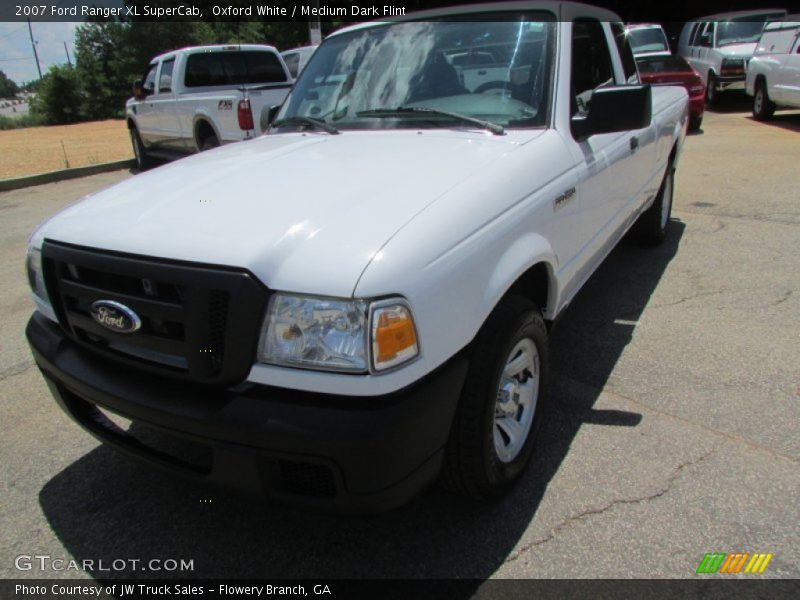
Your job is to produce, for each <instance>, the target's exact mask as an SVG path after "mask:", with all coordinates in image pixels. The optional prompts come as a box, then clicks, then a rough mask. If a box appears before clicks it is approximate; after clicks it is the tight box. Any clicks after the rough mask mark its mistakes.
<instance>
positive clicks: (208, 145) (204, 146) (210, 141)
mask: <svg viewBox="0 0 800 600" xmlns="http://www.w3.org/2000/svg"><path fill="white" fill-rule="evenodd" d="M217 146H219V140H218V139H217V136H216V135H214V134H213V133H212V134H211V135H209V136H207V137H205V138H203V142H202V143H201V144H200V152H205V151H206V150H211V149H212V148H216V147H217Z"/></svg>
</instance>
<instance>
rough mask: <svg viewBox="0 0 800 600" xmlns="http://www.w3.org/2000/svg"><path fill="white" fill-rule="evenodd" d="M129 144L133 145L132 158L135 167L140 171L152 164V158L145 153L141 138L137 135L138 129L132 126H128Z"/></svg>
mask: <svg viewBox="0 0 800 600" xmlns="http://www.w3.org/2000/svg"><path fill="white" fill-rule="evenodd" d="M130 134H131V145H132V146H133V158H134V160H135V161H136V168H137V169H139V170H140V171H146V170H147V169H149V168H150V167H151V166H152V165H153V161H152V159H151V158H150V157H149V156H148V155H147V150H145V148H144V144H143V143H142V138H141V136H140V135H139V130H138V129H137V128H136V127H135V126H134V127H131V128H130Z"/></svg>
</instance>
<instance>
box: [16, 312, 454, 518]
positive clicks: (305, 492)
mask: <svg viewBox="0 0 800 600" xmlns="http://www.w3.org/2000/svg"><path fill="white" fill-rule="evenodd" d="M26 335H27V338H28V342H29V343H30V346H31V349H32V351H33V355H34V358H35V360H36V363H37V365H38V366H39V369H40V370H41V371H42V374H43V375H44V377H45V380H46V381H47V384H48V386H49V387H50V390H51V391H52V393H53V395H54V396H55V398H56V400H57V402H58V404H59V405H60V406H61V408H62V409H63V410H64V411H65V412H67V414H69V415H70V416H71V417H72V418H73V419H74V420H75V421H77V422H78V423H79V424H80V425H81V426H82V427H84V428H85V429H87V430H88V431H89V432H90V433H91V434H93V435H94V436H95V437H97V438H98V439H100V440H101V441H103V442H105V443H107V444H109V445H111V446H113V447H115V448H116V449H118V450H120V451H122V452H124V453H126V454H128V455H130V456H134V457H136V458H138V459H141V460H144V461H146V462H148V463H150V464H152V465H155V466H157V467H159V468H161V469H166V470H167V471H170V472H174V473H180V474H181V475H184V476H186V477H189V478H192V479H195V480H199V481H205V482H209V483H212V484H218V485H221V486H224V487H227V488H234V489H237V490H239V491H244V492H247V493H251V494H255V495H258V496H261V497H268V498H273V499H277V500H281V501H287V502H291V503H301V504H305V505H310V506H316V507H319V508H322V509H331V510H339V511H344V512H376V511H381V510H388V509H391V508H394V507H396V506H399V505H401V504H403V503H405V502H407V501H408V500H410V499H411V498H412V497H413V496H415V495H416V494H417V493H419V492H420V491H421V490H422V489H423V488H425V487H426V486H427V485H428V484H429V483H430V482H431V481H432V480H434V479H435V478H436V476H437V475H438V473H439V470H440V467H441V463H442V457H443V449H444V445H445V443H446V441H447V436H448V433H449V429H450V424H451V423H452V420H453V415H454V413H455V409H456V405H457V402H458V398H459V396H460V393H461V387H462V385H463V382H464V378H465V376H466V371H467V366H468V361H467V359H466V358H465V356H464V354H463V353H462V354H459V355H456V357H454V358H453V359H451V360H450V361H449V362H448V363H446V364H445V365H444V366H442V367H441V368H439V369H437V371H436V372H434V373H433V374H431V375H429V376H427V377H426V378H424V379H423V380H421V381H419V382H417V383H416V384H414V385H413V386H411V387H409V388H406V389H404V390H401V391H399V392H396V393H393V394H390V395H387V396H378V397H370V398H342V397H341V396H333V395H325V394H312V393H307V392H298V391H294V390H286V389H281V388H274V387H269V386H259V385H255V384H249V383H244V384H240V385H238V386H236V387H234V388H230V389H218V388H217V389H215V388H211V387H208V386H202V387H201V386H196V385H191V384H186V383H182V382H178V381H175V380H172V379H167V378H161V377H157V376H153V375H150V374H147V375H146V376H143V375H142V373H141V372H139V371H135V370H133V369H130V368H128V367H125V366H123V365H119V364H117V363H115V362H112V361H109V360H108V359H105V358H103V357H100V356H96V355H95V354H93V353H90V352H89V351H87V350H85V349H82V348H79V347H78V346H77V345H76V344H75V343H73V342H72V341H70V340H69V339H68V338H67V337H66V336H65V335H64V334H63V332H62V330H61V329H60V327H59V326H58V325H56V324H55V323H52V322H51V321H49V320H47V319H46V318H44V317H43V316H42V315H40V314H39V313H35V314H34V315H33V317H31V319H30V321H29V323H28V327H27V329H26ZM103 411H108V412H110V413H112V414H115V415H119V416H121V417H124V418H125V419H129V420H130V421H131V422H132V425H131V427H130V428H129V429H127V430H123V429H122V428H120V427H117V426H116V425H114V423H113V422H112V420H110V419H109V418H108V417H107V416H106V415H105V414H104V412H103Z"/></svg>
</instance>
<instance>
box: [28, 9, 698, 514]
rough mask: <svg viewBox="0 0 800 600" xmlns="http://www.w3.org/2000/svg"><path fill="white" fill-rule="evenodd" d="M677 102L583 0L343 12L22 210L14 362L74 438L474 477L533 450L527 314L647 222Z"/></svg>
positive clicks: (167, 463) (387, 503) (330, 499)
mask: <svg viewBox="0 0 800 600" xmlns="http://www.w3.org/2000/svg"><path fill="white" fill-rule="evenodd" d="M453 17H457V18H453ZM687 103H688V101H687V96H686V91H685V90H684V89H683V88H681V87H658V88H652V89H651V88H650V87H649V86H646V85H640V84H639V83H638V77H637V72H636V64H635V62H634V59H633V55H632V53H631V50H630V47H629V45H628V43H627V41H626V38H625V33H624V27H623V25H622V24H621V23H620V21H619V18H618V17H616V16H615V15H614V14H612V13H609V12H607V11H604V10H600V9H597V8H594V7H590V6H586V5H582V4H573V3H566V2H524V3H518V2H515V3H508V4H506V3H500V4H491V5H475V6H469V7H462V8H457V9H453V8H449V9H442V10H439V11H432V12H423V13H418V14H416V15H413V16H409V17H406V18H403V19H401V20H396V21H390V22H373V23H365V24H358V25H354V26H351V27H348V28H346V29H342V30H341V31H338V32H336V33H335V34H333V35H331V36H329V37H328V38H327V39H326V40H325V41H324V42H323V43H322V45H321V46H320V47H319V49H318V50H317V51H316V53H315V54H314V56H313V57H312V59H311V61H310V62H309V64H308V65H307V66H306V68H305V69H304V71H303V72H302V74H301V75H300V77H299V79H298V80H297V83H296V85H295V87H294V88H293V89H292V91H291V93H290V94H289V96H288V97H287V99H286V101H285V103H284V104H283V105H282V107H281V108H280V109H279V110H277V111H272V113H271V114H270V119H269V122H270V127H269V130H268V131H267V133H266V134H265V135H263V136H261V137H259V138H257V139H255V140H251V141H249V142H243V143H239V144H231V145H229V146H227V147H221V148H217V149H214V150H211V151H209V152H206V153H203V154H199V155H195V156H192V157H189V158H186V159H183V160H180V161H178V162H176V163H173V164H170V165H165V166H162V167H160V168H157V169H155V170H153V171H150V172H147V173H143V174H140V175H137V176H135V177H133V178H130V179H128V180H126V181H124V182H121V183H119V184H117V185H114V186H112V187H110V188H108V189H106V190H103V191H100V192H98V193H96V194H94V195H92V196H90V197H87V198H85V199H84V200H83V201H81V202H79V203H77V204H75V205H73V206H71V207H69V208H67V209H66V210H64V211H62V212H61V213H59V214H58V215H56V216H54V217H52V218H51V219H50V220H49V221H47V222H46V223H44V224H43V225H42V226H40V228H39V229H38V230H36V231H35V233H34V234H33V235H32V237H31V240H30V245H29V249H28V257H27V266H28V274H29V279H30V284H31V286H32V289H33V298H34V301H35V303H36V308H37V310H36V312H35V313H34V315H33V317H32V318H31V320H30V322H29V324H28V327H27V337H28V340H29V342H30V345H31V348H32V350H33V354H34V356H35V359H36V362H37V364H38V366H39V368H40V369H41V371H42V373H43V375H44V377H45V379H46V381H47V383H48V384H49V386H50V389H51V390H52V393H53V395H54V396H55V398H56V400H57V401H58V403H59V404H60V405H61V407H62V408H63V409H64V410H65V411H66V412H67V413H68V414H69V415H70V416H71V417H73V419H74V420H76V421H77V422H78V423H79V424H80V425H82V426H83V427H84V428H86V429H87V430H89V431H90V432H91V433H92V434H94V435H95V436H96V437H98V438H99V439H101V440H102V441H104V442H106V443H108V444H111V445H112V446H115V447H116V448H118V449H119V450H121V451H123V452H126V453H128V454H130V455H132V456H135V457H138V458H141V459H144V460H146V461H149V462H150V463H152V464H154V465H158V466H160V467H163V468H165V469H169V470H172V471H175V472H179V473H182V474H185V475H187V476H189V477H194V478H196V479H199V480H202V481H208V482H214V483H218V484H222V485H225V486H232V487H237V488H239V489H244V490H250V491H252V492H256V493H259V495H264V496H266V497H271V498H275V499H280V500H287V501H291V502H305V503H308V504H311V505H316V506H319V507H328V508H331V509H338V510H350V511H376V510H385V509H388V508H391V507H394V506H397V505H399V504H402V503H404V502H406V501H407V500H409V499H410V498H411V497H413V496H414V495H415V494H417V493H419V492H420V490H422V489H423V488H424V487H425V486H426V485H427V484H429V483H430V482H432V481H433V480H435V479H436V478H437V477H441V479H442V481H443V482H444V484H445V485H446V486H448V487H449V488H451V489H453V490H456V491H458V492H461V493H465V494H469V495H472V496H477V497H485V496H487V495H490V494H492V493H494V492H496V491H498V490H501V489H503V488H504V487H506V486H507V485H508V484H509V483H510V482H512V481H513V480H514V479H515V478H517V477H518V476H519V475H520V473H521V471H522V469H523V468H524V467H525V465H526V463H527V462H528V461H529V459H530V457H531V453H532V451H533V447H534V446H533V443H534V440H535V435H536V432H537V429H538V428H539V424H540V422H541V417H542V414H543V412H544V409H545V406H546V405H545V403H546V399H547V398H546V395H545V387H546V383H547V378H548V368H549V359H548V341H547V337H548V331H549V327H550V324H551V323H552V322H553V321H554V320H555V318H556V317H557V316H558V315H559V313H561V312H562V311H563V310H564V308H565V307H566V306H567V305H568V304H569V303H570V300H571V299H572V298H573V297H574V296H575V294H576V293H577V292H578V290H579V289H580V288H581V285H582V284H583V283H584V282H585V281H586V280H587V279H588V277H589V276H590V275H591V274H592V272H593V271H594V270H595V269H596V268H597V266H598V265H599V264H600V263H601V262H602V261H603V259H604V258H605V256H606V255H607V254H608V253H609V252H610V250H611V249H612V248H613V247H614V245H615V244H616V243H617V241H618V240H619V239H620V238H621V237H622V236H623V235H624V234H625V233H626V232H627V231H628V230H629V229H631V228H632V227H633V228H634V229H635V233H636V235H638V236H639V237H640V238H641V239H642V240H643V241H645V242H646V243H651V244H652V243H657V242H659V241H661V240H662V239H663V238H664V236H665V231H666V229H667V226H668V223H669V218H670V209H671V205H672V192H673V174H674V172H675V168H676V164H677V161H678V157H679V154H680V150H681V146H682V143H683V141H684V137H685V132H686V126H687V120H688V112H687ZM121 419H125V421H122V420H121ZM129 422H130V423H131V425H130V427H129V428H127V427H126V426H125V423H129Z"/></svg>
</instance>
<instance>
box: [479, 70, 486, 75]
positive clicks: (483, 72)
mask: <svg viewBox="0 0 800 600" xmlns="http://www.w3.org/2000/svg"><path fill="white" fill-rule="evenodd" d="M478 75H486V71H483V70H481V71H478Z"/></svg>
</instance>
